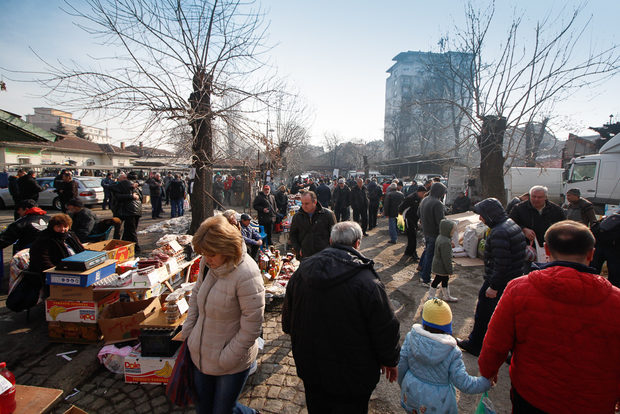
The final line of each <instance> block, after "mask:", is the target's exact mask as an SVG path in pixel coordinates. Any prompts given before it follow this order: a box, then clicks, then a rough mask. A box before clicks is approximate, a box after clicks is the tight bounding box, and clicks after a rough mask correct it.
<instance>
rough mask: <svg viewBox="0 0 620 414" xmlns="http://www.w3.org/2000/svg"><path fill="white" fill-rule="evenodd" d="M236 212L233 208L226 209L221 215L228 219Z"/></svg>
mask: <svg viewBox="0 0 620 414" xmlns="http://www.w3.org/2000/svg"><path fill="white" fill-rule="evenodd" d="M236 215H237V212H236V211H235V210H226V211H224V212H223V213H222V216H224V217H226V218H227V219H228V220H230V218H231V217H236Z"/></svg>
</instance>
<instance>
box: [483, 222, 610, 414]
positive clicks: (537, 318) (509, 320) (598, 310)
mask: <svg viewBox="0 0 620 414" xmlns="http://www.w3.org/2000/svg"><path fill="white" fill-rule="evenodd" d="M544 246H545V250H546V253H547V255H549V256H550V257H551V260H552V261H551V262H550V263H546V264H543V265H542V266H541V268H540V269H539V270H535V271H533V272H530V273H529V274H528V275H527V276H523V277H519V278H517V279H515V280H513V281H511V282H510V283H508V286H507V287H506V290H505V292H504V295H503V296H502V299H501V300H500V302H499V304H498V305H497V309H495V312H494V313H493V317H492V318H491V322H490V323H489V329H488V331H487V334H486V337H485V338H484V345H483V347H482V352H481V353H480V358H479V359H478V366H479V368H480V373H481V374H482V375H484V376H485V377H487V378H493V377H495V376H496V375H497V371H498V369H499V367H500V366H501V365H502V364H503V363H504V361H505V360H506V356H507V355H508V352H509V351H512V359H511V363H510V382H511V384H512V389H511V392H510V399H511V401H512V408H513V411H512V412H513V413H543V412H544V413H609V414H611V413H613V412H614V411H617V410H618V407H619V406H620V289H618V288H616V287H614V286H612V285H611V283H609V281H608V280H605V278H603V277H601V276H598V275H596V274H594V272H595V270H594V269H592V268H590V267H588V263H589V262H590V261H591V260H592V256H593V255H594V248H593V247H594V237H593V235H592V233H591V232H590V230H589V229H588V228H587V227H586V226H585V225H583V224H581V223H577V222H574V221H569V220H566V221H561V222H558V223H555V224H553V225H551V226H550V227H549V229H548V230H547V232H546V233H545V245H544Z"/></svg>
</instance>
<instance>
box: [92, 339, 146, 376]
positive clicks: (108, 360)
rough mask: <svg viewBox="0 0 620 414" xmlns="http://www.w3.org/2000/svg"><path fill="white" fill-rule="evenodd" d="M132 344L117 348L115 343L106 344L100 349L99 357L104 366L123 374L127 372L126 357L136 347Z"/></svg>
mask: <svg viewBox="0 0 620 414" xmlns="http://www.w3.org/2000/svg"><path fill="white" fill-rule="evenodd" d="M138 346H139V345H136V346H135V347H132V346H124V347H122V348H117V347H116V346H115V345H106V346H104V347H103V348H101V349H100V350H99V353H98V354H97V358H99V362H100V363H102V364H103V366H104V367H106V368H107V369H108V371H111V372H113V373H115V374H122V373H124V372H125V357H126V356H127V355H129V354H130V353H131V351H133V350H134V349H135V348H137V347H138Z"/></svg>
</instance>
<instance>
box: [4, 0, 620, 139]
mask: <svg viewBox="0 0 620 414" xmlns="http://www.w3.org/2000/svg"><path fill="white" fill-rule="evenodd" d="M2 3H3V11H2V13H1V14H0V27H1V28H2V31H1V33H0V67H5V68H12V69H18V70H26V71H31V70H37V69H38V68H40V67H41V64H40V63H39V62H38V60H37V59H36V57H35V56H34V54H33V52H32V51H31V50H30V49H29V48H32V49H34V50H35V51H36V52H37V53H39V54H41V55H42V56H43V57H44V58H46V59H52V60H53V59H56V58H59V59H65V60H67V59H75V60H77V61H80V60H82V59H84V55H85V54H86V53H88V51H89V50H93V48H94V47H95V45H94V42H93V41H92V39H90V38H89V37H88V36H87V35H86V34H85V33H83V32H82V31H81V30H80V29H78V28H77V27H75V26H74V25H73V24H72V18H71V16H68V15H66V14H65V13H63V12H62V11H61V10H60V6H61V5H62V2H61V1H59V0H3V2H2ZM497 3H498V4H497V11H496V23H497V24H496V25H495V27H497V28H498V29H497V30H496V29H494V31H492V38H493V39H498V40H499V39H501V38H502V37H503V30H502V29H501V28H502V26H503V27H505V26H506V25H507V24H508V23H509V22H510V18H511V16H512V15H513V13H514V12H515V11H516V13H519V14H523V16H524V23H525V24H526V25H529V24H532V23H533V22H535V21H536V20H537V19H540V18H541V17H542V16H544V15H545V14H546V13H548V11H549V10H550V9H553V10H556V11H557V10H559V8H560V7H562V6H563V5H565V4H566V3H567V2H566V1H545V0H543V1H531V0H526V1H520V2H508V1H504V0H502V1H498V2H497ZM568 3H569V4H572V3H570V2H568ZM480 4H486V2H480ZM575 4H576V2H575ZM262 5H263V7H264V9H265V10H266V12H267V16H268V19H269V20H270V21H271V23H270V29H269V33H270V35H269V41H270V42H271V43H272V44H276V47H275V48H274V49H273V51H272V52H271V55H272V56H271V59H272V62H273V64H274V65H275V66H276V67H277V69H278V73H279V74H280V75H283V76H286V79H287V81H288V82H289V83H290V84H292V85H294V86H295V87H296V88H297V89H298V90H299V91H300V93H301V94H302V95H303V96H304V97H305V99H306V100H307V102H308V104H309V106H310V107H311V108H312V109H313V111H314V117H313V123H312V126H311V134H312V141H313V142H314V143H319V142H320V141H321V137H322V136H323V134H324V133H326V132H333V133H337V134H339V135H341V136H342V137H343V138H345V139H351V140H364V141H368V140H372V139H382V137H383V112H384V100H385V79H386V77H387V74H386V72H385V71H386V70H387V69H388V68H389V67H390V66H391V64H392V61H391V59H392V58H393V57H394V56H396V55H397V54H398V53H399V52H401V51H407V50H422V51H426V50H434V49H436V45H437V41H438V39H439V38H440V37H441V36H442V35H443V34H444V33H446V32H447V31H450V30H452V29H453V27H454V24H461V23H462V21H463V14H464V13H463V10H464V7H463V3H462V2H460V1H448V0H435V1H432V2H429V1H419V0H409V1H405V0H391V1H384V2H378V1H349V0H341V1H334V0H331V1H327V0H312V1H309V0H305V1H301V0H264V1H263V2H262ZM584 14H587V15H592V16H593V19H592V24H591V27H590V29H589V30H588V31H587V33H586V36H587V37H586V40H587V41H589V42H591V43H592V44H602V43H607V44H618V42H620V35H618V34H617V33H618V28H617V23H615V22H614V19H617V16H618V15H620V2H619V1H617V0H616V1H613V0H592V1H590V2H588V3H587V4H586V6H585V12H584ZM614 24H616V27H614ZM523 41H527V38H524V39H523ZM0 75H2V76H3V78H4V80H5V81H6V82H7V84H8V91H7V92H2V93H0V108H2V109H5V110H8V111H11V112H15V113H18V114H21V115H25V114H28V113H32V108H33V107H34V106H47V103H46V102H45V101H44V100H43V99H41V98H36V97H33V96H32V95H36V94H40V93H41V92H42V91H41V90H39V89H38V88H37V87H36V85H34V84H23V83H14V82H12V81H10V80H8V79H7V77H12V76H14V75H10V74H7V73H6V72H4V71H2V70H1V69H0ZM619 80H620V79H618V78H616V79H614V80H612V81H610V82H608V83H606V84H605V85H604V86H602V87H600V88H597V89H594V90H588V91H583V92H581V93H578V94H576V95H573V96H572V97H571V98H570V99H567V100H566V101H565V102H563V103H562V104H561V105H558V106H557V107H556V115H557V118H556V123H555V127H554V129H555V131H556V133H557V135H558V137H559V138H561V139H566V134H567V133H568V131H573V132H586V131H584V129H585V128H587V127H588V126H595V125H600V124H602V123H604V122H606V121H608V120H609V118H608V116H609V115H610V114H614V115H620V106H619V105H618V99H619V97H620V81H619ZM86 121H87V122H90V123H94V124H97V119H96V118H94V117H91V118H87V119H86ZM97 126H100V127H106V124H103V123H99V124H97ZM107 126H108V127H109V128H110V134H111V135H112V137H113V138H114V140H115V141H117V142H118V141H120V140H121V139H125V140H126V139H127V137H126V133H125V132H124V131H123V129H122V128H121V127H119V126H118V125H116V124H114V123H110V124H108V125H107Z"/></svg>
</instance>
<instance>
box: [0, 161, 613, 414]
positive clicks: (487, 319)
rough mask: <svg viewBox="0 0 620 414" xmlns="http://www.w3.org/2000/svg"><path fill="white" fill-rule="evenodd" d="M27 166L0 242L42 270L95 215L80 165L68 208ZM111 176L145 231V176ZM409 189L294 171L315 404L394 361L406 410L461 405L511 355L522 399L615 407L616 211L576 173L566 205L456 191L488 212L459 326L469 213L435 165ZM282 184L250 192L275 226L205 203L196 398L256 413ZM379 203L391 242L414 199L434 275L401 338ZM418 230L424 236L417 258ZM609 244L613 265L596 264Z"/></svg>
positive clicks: (158, 194) (297, 305)
mask: <svg viewBox="0 0 620 414" xmlns="http://www.w3.org/2000/svg"><path fill="white" fill-rule="evenodd" d="M23 177H30V178H23ZM228 179H229V177H227V178H226V180H227V181H228ZM20 180H21V181H20ZM32 181H35V184H36V180H34V175H33V174H29V173H24V174H22V176H21V177H18V178H17V185H18V187H17V191H18V193H17V194H18V195H17V197H18V199H16V200H18V202H17V203H16V215H17V216H18V217H19V218H18V219H17V220H16V221H15V223H13V224H11V225H10V226H9V227H8V228H7V229H6V230H5V231H4V232H3V233H2V234H0V245H2V247H7V246H9V245H10V244H13V243H15V245H16V248H24V247H30V257H31V264H30V268H29V271H30V272H35V273H40V274H41V273H42V272H43V270H46V269H47V268H50V267H53V266H55V265H57V264H58V262H59V261H60V260H61V259H62V258H64V257H67V256H69V255H72V254H75V253H77V252H80V251H82V250H83V249H84V248H83V246H82V243H83V242H84V241H86V240H88V237H89V235H92V233H93V231H98V230H101V228H100V226H99V227H97V226H98V224H100V223H98V220H97V218H96V216H95V215H93V214H92V212H89V210H88V209H87V208H86V207H85V206H84V205H83V203H81V202H80V201H79V200H78V199H77V197H75V196H74V194H73V185H71V184H70V183H71V181H72V177H71V175H70V174H67V173H66V172H63V173H62V174H61V176H60V177H59V182H58V184H57V186H55V187H56V188H57V189H59V194H63V193H60V191H63V192H64V191H66V192H67V195H63V196H62V197H63V210H64V211H66V212H67V213H69V214H65V213H60V214H56V215H54V216H51V217H50V216H49V215H47V213H46V212H45V211H44V210H41V209H40V208H38V207H37V204H36V198H25V197H26V196H29V197H34V196H35V195H37V194H38V191H41V189H38V190H37V189H36V188H35V187H34V186H33V185H32ZM103 181H105V186H104V188H105V190H106V195H107V196H106V205H105V207H108V206H109V207H110V208H111V209H112V210H113V212H114V217H115V218H116V219H117V222H108V224H110V225H113V226H114V227H115V232H116V231H118V230H119V228H120V223H121V222H124V230H123V236H122V238H123V239H124V240H130V241H135V242H136V243H137V241H138V239H137V234H136V229H137V226H138V222H139V219H140V216H141V215H142V200H143V194H142V191H141V188H140V186H139V185H138V183H137V181H136V180H135V177H132V176H127V175H126V174H119V175H118V176H117V177H116V178H114V177H112V176H111V175H108V176H106V177H105V178H104V179H103V180H102V185H103V184H104V183H103ZM177 181H180V179H179V177H173V178H172V179H171V180H170V181H168V183H166V180H165V178H164V179H162V178H161V176H160V175H159V174H155V175H153V176H152V177H151V178H150V179H149V180H148V181H147V185H148V187H149V192H150V196H151V205H152V216H153V218H156V217H159V215H160V214H161V211H162V210H161V209H162V204H163V203H165V202H166V200H168V202H169V203H172V202H173V201H174V200H177V198H178V197H180V196H181V195H182V196H183V198H184V196H185V194H184V192H185V191H187V190H186V188H185V187H184V186H180V185H177V184H175V182H177ZM223 181H224V180H223V178H222V177H219V178H218V176H216V177H215V181H214V187H213V188H214V192H215V191H218V192H219V191H220V190H219V188H220V184H221V188H223V190H222V193H221V201H222V204H223V203H226V204H230V203H231V202H232V201H233V199H232V197H234V191H232V188H234V187H233V184H234V182H235V180H232V182H231V183H230V186H229V189H231V191H232V193H231V194H232V196H231V199H229V200H230V201H229V200H227V199H226V195H225V191H226V187H225V183H223ZM21 183H24V184H23V185H22V184H21ZM216 184H217V185H216ZM404 188H405V185H404V183H403V182H402V181H401V180H398V179H393V180H391V181H388V182H384V183H378V182H377V180H376V179H372V178H371V179H367V180H364V179H361V178H357V179H354V180H349V181H348V182H347V180H346V179H345V178H344V177H340V178H335V179H318V180H317V182H315V180H314V179H308V180H307V181H306V182H302V181H301V180H295V181H294V182H293V185H292V186H291V191H290V194H295V195H297V194H299V200H300V202H301V206H300V208H299V210H298V211H297V212H296V213H295V214H294V216H293V217H292V220H291V225H290V234H289V240H288V241H289V245H290V246H291V248H292V250H293V251H294V253H295V255H296V258H297V259H298V260H299V261H300V265H299V268H298V270H297V271H296V272H295V273H294V274H293V276H292V277H291V279H290V281H289V283H288V286H287V288H286V295H285V298H284V303H283V310H282V330H283V331H284V332H285V333H287V334H289V335H290V336H291V343H292V351H293V358H294V360H295V365H296V369H297V374H298V376H299V377H300V378H301V379H302V381H303V383H304V389H305V396H306V403H307V408H308V412H309V413H365V412H367V411H368V403H369V400H370V396H371V394H372V392H373V390H374V388H375V387H376V385H377V383H378V381H379V378H380V373H382V374H383V375H385V377H386V378H387V380H388V381H390V382H397V383H398V385H399V386H400V388H401V394H400V395H401V401H400V402H401V405H402V407H403V409H405V410H406V412H408V413H412V412H413V413H424V412H437V413H455V412H457V401H456V396H455V391H454V389H455V388H458V389H459V390H461V391H462V392H465V393H472V394H479V393H482V392H484V391H487V390H489V389H490V388H491V387H492V386H493V385H494V384H495V383H496V381H497V373H498V369H499V367H500V366H501V364H503V363H505V362H508V363H509V364H510V381H511V402H512V405H513V412H515V413H539V412H540V413H543V412H547V413H564V412H592V413H599V412H600V413H613V412H614V409H617V408H618V407H619V406H618V404H619V403H620V393H619V391H618V390H619V389H620V388H619V387H620V289H619V287H618V286H619V282H620V280H619V279H620V270H619V269H618V267H617V265H618V257H619V253H620V251H619V249H620V214H618V213H615V214H611V215H609V216H608V217H606V218H604V219H602V220H597V219H596V216H594V212H593V209H592V205H591V204H590V203H589V201H587V200H585V199H584V198H582V197H581V196H580V194H579V192H578V191H577V190H570V191H569V192H568V194H567V204H566V205H565V206H564V208H562V207H561V206H559V205H557V204H555V203H553V202H551V201H549V200H548V199H547V189H546V188H545V187H542V186H533V187H532V188H531V189H530V191H529V192H528V194H524V195H522V196H521V197H519V198H518V199H517V200H511V202H510V203H509V204H508V206H507V207H506V208H504V206H503V205H502V204H501V203H500V202H499V201H498V200H496V199H494V198H487V199H485V200H482V201H480V202H478V203H476V204H475V205H473V206H472V205H471V201H470V200H469V199H468V198H467V196H466V195H465V194H464V193H461V194H459V195H458V197H457V198H456V200H455V201H454V204H453V205H452V206H451V207H452V208H451V212H463V211H473V212H474V213H475V214H477V215H479V217H480V220H481V222H482V223H484V224H485V225H486V226H487V227H488V232H487V234H486V235H485V244H484V258H483V262H484V277H483V282H482V285H481V288H480V291H479V294H478V300H477V303H476V308H475V313H474V325H473V328H472V330H471V332H470V334H469V336H468V337H467V338H466V339H459V338H456V337H455V336H453V330H452V326H453V314H452V310H451V308H450V305H449V303H452V302H456V301H457V300H458V299H457V298H456V297H455V296H453V295H452V294H451V293H455V292H451V291H450V284H449V281H450V278H451V276H452V275H453V274H454V272H455V267H454V265H453V257H452V252H453V250H452V249H453V247H454V246H453V244H452V243H453V242H452V240H453V239H454V237H453V236H454V234H455V232H456V228H457V226H456V223H455V222H454V221H453V220H450V219H449V218H448V217H446V213H447V211H448V209H447V207H446V205H445V203H444V200H445V196H446V187H445V185H444V184H442V183H441V182H439V180H436V181H430V182H425V183H423V184H422V185H418V184H417V183H415V182H414V183H412V184H411V185H408V186H407V188H406V189H405V191H403V190H404ZM273 189H274V184H273V182H270V183H267V184H265V185H264V186H263V187H262V191H260V192H259V193H258V194H257V195H256V197H255V198H254V200H253V201H252V203H251V206H252V208H253V209H254V210H255V212H256V214H255V217H257V220H258V223H259V225H260V226H263V228H264V231H265V237H264V238H263V237H262V236H261V235H260V234H258V232H257V231H256V229H255V228H254V227H253V226H252V225H251V220H252V217H251V216H250V215H248V214H241V215H239V214H237V212H236V211H234V210H226V211H224V212H223V213H222V214H218V215H216V216H215V217H212V218H209V219H207V220H206V221H205V222H203V223H202V224H201V226H200V228H199V229H198V230H197V231H196V233H195V234H194V235H193V236H194V237H193V246H194V250H195V251H196V252H197V253H198V254H200V255H201V256H202V260H201V262H200V272H199V276H198V281H197V283H196V285H195V287H194V291H193V294H192V296H191V300H190V305H189V311H188V317H187V321H186V322H185V324H184V325H183V331H182V336H183V338H184V339H185V340H186V346H187V349H188V352H189V355H190V357H191V364H193V367H192V370H191V375H192V381H193V384H194V387H195V391H196V393H195V397H196V400H195V404H196V411H197V412H198V413H207V412H241V413H253V412H256V410H254V409H252V408H249V407H246V406H243V405H241V404H240V403H239V402H238V401H237V400H238V397H239V395H240V393H241V390H242V389H243V386H244V384H245V381H246V380H247V377H248V375H249V373H250V369H251V367H252V365H253V363H255V362H254V361H255V359H256V355H257V352H258V350H257V338H258V337H259V336H260V334H261V326H262V323H263V316H264V307H265V296H264V286H263V281H262V277H261V274H260V271H259V268H258V265H257V263H256V259H257V252H258V249H259V248H261V247H263V246H265V245H271V244H273V243H274V240H273V234H274V232H275V228H276V226H277V224H278V223H279V222H280V221H281V220H282V218H283V217H284V216H286V215H287V213H288V206H289V201H288V194H289V191H288V190H287V188H286V187H285V186H283V185H280V186H278V187H277V189H276V191H275V194H273ZM12 194H13V193H12ZM69 194H71V195H72V197H69ZM214 197H215V198H216V200H217V199H219V195H216V194H214ZM171 209H172V207H171ZM175 211H177V212H178V207H177V208H176V210H175ZM351 212H352V214H351ZM181 214H182V209H181ZM379 216H383V217H386V218H387V219H388V220H387V222H388V224H387V227H388V228H387V230H388V231H387V233H388V237H389V238H388V240H387V242H388V243H394V244H396V243H399V230H398V218H399V216H402V218H403V220H404V223H405V228H404V232H405V234H406V236H407V246H406V248H405V256H406V258H407V260H411V262H408V263H409V264H410V265H414V264H416V263H417V265H415V267H412V268H411V269H414V268H415V272H414V271H413V270H412V271H411V277H412V278H413V279H417V280H419V282H420V283H422V284H423V286H424V287H428V294H427V295H426V296H425V300H424V304H423V306H422V311H421V321H420V323H414V324H413V326H412V328H411V330H410V331H409V332H408V333H407V335H406V337H405V339H404V342H403V343H402V344H401V338H400V322H399V321H398V319H397V318H396V316H395V314H394V310H393V308H392V305H391V302H390V299H389V297H388V295H387V292H386V290H385V286H384V285H383V283H382V282H381V280H380V278H379V275H378V274H377V272H376V270H375V267H374V262H373V260H372V258H368V257H365V256H364V254H362V252H361V245H362V240H363V238H364V237H365V236H367V235H368V231H370V230H372V229H374V228H375V227H376V226H377V218H378V217H379ZM351 219H352V220H351ZM418 233H421V234H422V240H420V242H423V244H424V250H423V253H422V254H421V255H420V256H419V257H418V254H417V246H418ZM420 244H421V243H420ZM18 245H19V247H17V246H18ZM541 249H544V254H541ZM136 250H137V251H139V246H138V245H136ZM597 254H598V256H597ZM605 261H607V266H608V277H607V278H604V277H601V276H600V275H598V274H597V273H600V269H601V266H602V263H603V262H605ZM439 296H441V297H442V299H441V298H439ZM408 322H411V323H413V322H414V321H408ZM462 352H467V353H469V354H471V355H473V356H476V357H478V365H479V371H480V374H481V375H480V376H472V375H469V374H468V372H467V370H466V368H465V365H464V363H463V360H462Z"/></svg>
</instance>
